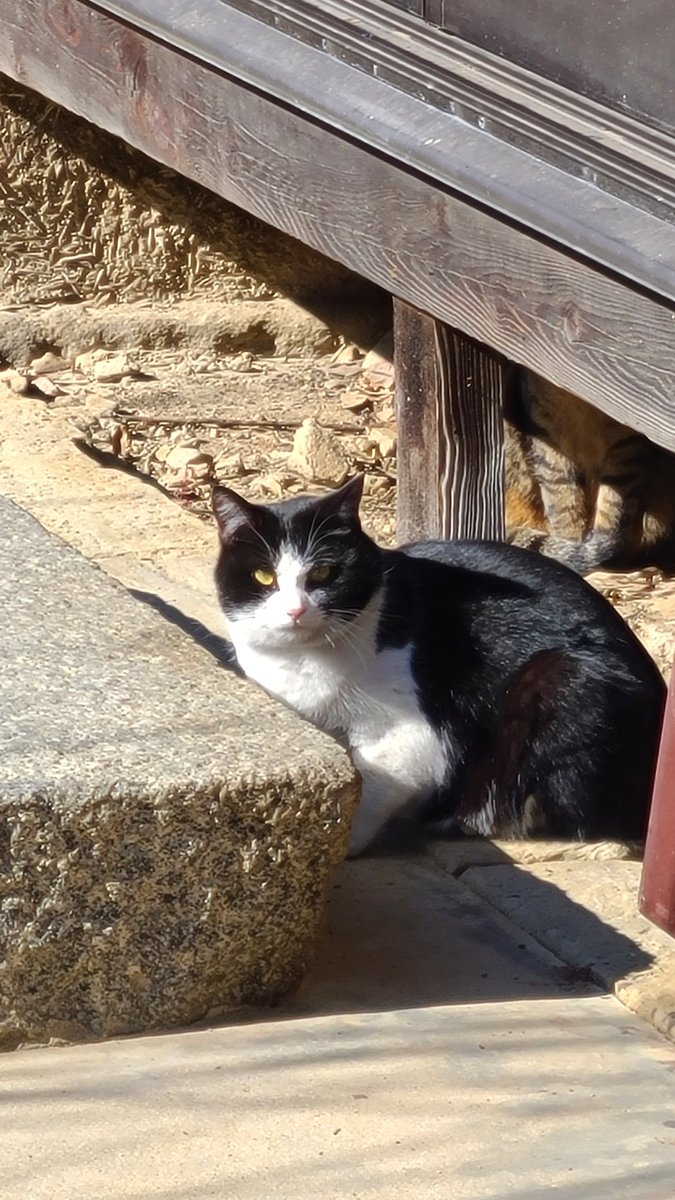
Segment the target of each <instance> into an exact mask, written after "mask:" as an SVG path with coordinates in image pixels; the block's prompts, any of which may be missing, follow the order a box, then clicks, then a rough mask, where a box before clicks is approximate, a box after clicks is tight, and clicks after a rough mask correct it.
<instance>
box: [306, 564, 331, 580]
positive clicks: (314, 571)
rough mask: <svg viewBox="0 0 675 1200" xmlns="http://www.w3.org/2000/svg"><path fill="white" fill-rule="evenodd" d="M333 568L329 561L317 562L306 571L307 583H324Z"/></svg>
mask: <svg viewBox="0 0 675 1200" xmlns="http://www.w3.org/2000/svg"><path fill="white" fill-rule="evenodd" d="M332 571H333V568H332V567H331V566H330V565H329V563H317V564H316V566H315V567H311V568H310V570H309V571H308V572H307V582H308V583H325V582H326V580H327V579H329V578H330V575H331V574H332Z"/></svg>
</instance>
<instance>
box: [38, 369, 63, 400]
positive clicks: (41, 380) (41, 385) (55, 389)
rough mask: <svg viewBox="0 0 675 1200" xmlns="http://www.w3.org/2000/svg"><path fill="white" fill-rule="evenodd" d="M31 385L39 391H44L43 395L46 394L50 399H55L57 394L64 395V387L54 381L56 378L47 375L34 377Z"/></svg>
mask: <svg viewBox="0 0 675 1200" xmlns="http://www.w3.org/2000/svg"><path fill="white" fill-rule="evenodd" d="M31 387H34V388H36V389H37V391H38V392H42V395H43V396H46V397H47V399H48V400H53V399H54V397H55V396H62V395H63V389H62V388H60V387H59V385H58V383H54V380H53V379H48V377H47V376H46V375H38V377H37V379H32V380H31Z"/></svg>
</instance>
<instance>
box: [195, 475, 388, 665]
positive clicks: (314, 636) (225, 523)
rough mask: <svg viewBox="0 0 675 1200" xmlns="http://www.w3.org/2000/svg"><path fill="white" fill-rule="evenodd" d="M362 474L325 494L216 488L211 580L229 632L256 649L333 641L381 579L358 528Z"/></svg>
mask: <svg viewBox="0 0 675 1200" xmlns="http://www.w3.org/2000/svg"><path fill="white" fill-rule="evenodd" d="M362 490H363V479H362V478H361V477H359V478H358V479H353V480H351V481H350V482H349V483H347V484H345V486H344V487H343V488H340V489H339V490H338V491H336V492H329V493H328V494H327V495H325V496H319V497H316V498H315V497H307V496H302V497H299V498H298V499H293V500H284V501H281V502H280V503H278V504H251V503H250V502H249V501H248V500H244V499H243V497H242V496H239V495H238V494H237V493H236V492H233V491H232V490H231V489H230V488H221V487H218V488H214V491H213V511H214V513H215V515H216V520H217V522H218V531H219V533H220V541H221V553H220V558H219V561H218V565H217V567H216V583H217V587H218V595H219V599H220V603H221V606H222V609H223V612H224V613H225V617H226V620H227V624H228V627H229V631H230V636H231V637H232V640H233V641H234V642H235V645H236V644H237V642H238V641H241V640H245V641H246V643H247V644H248V645H249V646H252V647H255V648H256V649H257V650H260V651H265V650H273V649H282V648H284V647H288V648H289V649H291V648H292V647H293V646H302V645H307V644H312V643H314V644H319V643H321V642H324V643H326V644H327V645H333V644H335V642H336V641H337V640H339V639H340V637H341V634H342V633H344V631H345V629H346V627H347V626H348V624H349V622H351V621H352V620H353V619H354V617H356V616H358V614H359V613H360V612H362V611H363V609H364V608H365V606H366V605H367V604H368V602H369V601H370V600H371V599H372V597H373V596H374V594H375V592H376V591H377V589H378V587H379V586H380V584H381V582H382V567H381V560H380V552H379V550H378V548H377V546H376V545H375V543H374V542H372V541H371V540H370V538H369V537H367V535H366V534H365V533H363V531H362V529H361V524H360V521H359V516H358V506H359V500H360V498H361V492H362Z"/></svg>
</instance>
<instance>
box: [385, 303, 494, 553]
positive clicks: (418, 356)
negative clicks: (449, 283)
mask: <svg viewBox="0 0 675 1200" xmlns="http://www.w3.org/2000/svg"><path fill="white" fill-rule="evenodd" d="M394 363H395V371H396V405H397V414H398V537H399V540H400V541H402V542H406V541H413V540H415V539H418V538H463V537H476V538H496V539H502V538H503V537H504V425H503V420H502V402H503V399H504V393H505V388H506V386H507V379H508V375H509V367H508V364H507V363H506V361H505V360H504V359H503V358H501V357H500V356H499V355H498V354H495V353H494V352H493V351H492V350H489V349H488V348H487V347H486V346H482V345H481V344H480V343H479V342H475V341H474V340H473V339H472V338H470V337H466V336H465V335H464V334H462V333H459V332H458V331H457V330H455V329H452V328H450V326H448V325H445V324H444V323H443V322H442V321H437V320H436V319H435V318H434V317H430V316H428V314H427V313H423V312H420V311H419V309H417V308H413V307H412V306H411V305H410V304H406V303H405V302H404V301H403V300H397V299H395V300H394Z"/></svg>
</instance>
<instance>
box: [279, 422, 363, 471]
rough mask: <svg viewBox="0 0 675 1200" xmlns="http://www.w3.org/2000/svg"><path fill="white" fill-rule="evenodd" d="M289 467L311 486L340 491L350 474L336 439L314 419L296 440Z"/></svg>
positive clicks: (345, 458) (305, 424)
mask: <svg viewBox="0 0 675 1200" xmlns="http://www.w3.org/2000/svg"><path fill="white" fill-rule="evenodd" d="M288 465H289V467H290V468H291V469H292V470H294V471H297V472H298V474H299V475H302V476H303V478H304V479H306V480H308V482H311V483H323V484H326V485H327V486H328V487H339V486H340V484H341V483H344V481H345V479H346V478H347V474H348V472H349V462H348V460H347V457H346V455H345V453H344V451H343V449H342V447H341V445H340V443H339V442H338V440H337V438H336V437H334V435H333V434H332V433H331V432H330V430H328V429H324V428H323V427H322V426H321V425H320V424H319V422H318V421H317V420H315V418H314V417H307V419H306V420H305V421H303V422H302V425H301V426H300V428H299V429H298V430H297V432H296V434H295V437H294V439H293V449H292V451H291V453H290V455H289V458H288Z"/></svg>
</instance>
